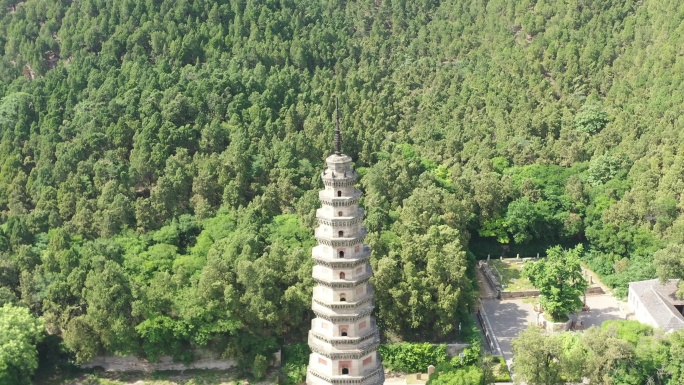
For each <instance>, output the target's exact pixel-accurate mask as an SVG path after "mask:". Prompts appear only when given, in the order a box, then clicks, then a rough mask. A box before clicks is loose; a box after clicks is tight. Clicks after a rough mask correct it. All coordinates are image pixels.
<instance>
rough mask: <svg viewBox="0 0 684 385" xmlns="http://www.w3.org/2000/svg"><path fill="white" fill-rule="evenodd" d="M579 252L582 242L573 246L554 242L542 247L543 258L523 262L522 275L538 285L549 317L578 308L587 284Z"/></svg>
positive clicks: (557, 316)
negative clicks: (544, 250) (544, 257)
mask: <svg viewBox="0 0 684 385" xmlns="http://www.w3.org/2000/svg"><path fill="white" fill-rule="evenodd" d="M583 252H584V249H583V247H582V245H578V246H576V247H575V248H574V249H562V248H561V247H560V246H556V247H552V248H550V249H548V250H547V251H546V253H547V258H546V259H542V260H540V261H536V262H527V263H525V266H524V270H523V276H525V277H527V278H528V279H529V280H530V282H531V283H532V285H534V287H536V288H537V289H539V292H540V295H539V302H540V304H541V306H542V307H543V308H544V310H545V311H546V312H547V313H548V314H549V315H551V317H552V318H553V319H560V318H562V316H563V315H565V314H567V313H574V312H576V311H578V310H580V309H581V308H582V295H583V294H584V291H585V290H586V289H587V287H588V283H587V281H586V280H585V279H584V277H582V267H581V266H580V263H579V257H580V255H581V254H582V253H583Z"/></svg>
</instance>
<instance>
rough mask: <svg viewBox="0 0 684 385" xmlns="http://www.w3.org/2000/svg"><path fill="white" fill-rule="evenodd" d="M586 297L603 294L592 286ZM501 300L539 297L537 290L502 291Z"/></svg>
mask: <svg viewBox="0 0 684 385" xmlns="http://www.w3.org/2000/svg"><path fill="white" fill-rule="evenodd" d="M584 293H585V294H586V295H600V294H605V292H604V291H603V288H601V286H598V285H597V286H592V287H590V288H588V289H587V290H586V291H585V292H584ZM499 296H500V298H501V299H515V298H531V297H539V290H523V291H502V292H501V293H500V295H499Z"/></svg>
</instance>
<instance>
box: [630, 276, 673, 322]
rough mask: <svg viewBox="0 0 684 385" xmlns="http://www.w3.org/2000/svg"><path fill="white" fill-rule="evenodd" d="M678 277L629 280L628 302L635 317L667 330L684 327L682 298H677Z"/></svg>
mask: <svg viewBox="0 0 684 385" xmlns="http://www.w3.org/2000/svg"><path fill="white" fill-rule="evenodd" d="M678 284H679V280H678V279H670V280H667V281H665V282H661V281H660V280H658V279H651V280H648V281H639V282H630V284H629V299H628V301H629V304H630V306H631V307H632V309H634V314H635V316H636V319H637V320H638V321H639V322H641V323H645V324H648V325H651V326H653V327H656V328H661V329H663V330H665V331H667V332H671V331H674V330H679V329H684V315H682V312H683V311H684V300H682V299H680V298H677V296H676V293H677V286H678Z"/></svg>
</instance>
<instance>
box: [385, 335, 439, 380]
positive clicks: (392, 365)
mask: <svg viewBox="0 0 684 385" xmlns="http://www.w3.org/2000/svg"><path fill="white" fill-rule="evenodd" d="M379 351H380V355H381V356H382V362H383V364H384V366H385V367H386V368H388V369H391V370H398V371H401V372H406V373H413V372H424V371H426V370H427V367H428V366H430V365H435V366H437V365H439V364H441V363H443V362H445V361H446V360H447V354H446V345H444V344H442V345H433V344H431V343H428V342H425V343H409V342H402V343H399V344H390V345H381V346H380V349H379Z"/></svg>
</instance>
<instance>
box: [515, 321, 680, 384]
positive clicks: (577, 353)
mask: <svg viewBox="0 0 684 385" xmlns="http://www.w3.org/2000/svg"><path fill="white" fill-rule="evenodd" d="M680 351H681V333H679V332H676V333H670V334H665V333H663V332H662V331H654V330H653V329H651V328H650V327H648V326H645V325H642V324H640V323H638V322H636V321H610V322H606V323H604V324H603V325H602V326H601V327H600V328H596V327H591V328H589V329H587V331H586V332H585V333H583V334H577V333H571V332H566V333H560V334H545V333H543V332H542V331H540V330H539V329H537V328H531V329H528V330H526V331H524V332H523V333H521V334H520V336H519V337H518V338H517V339H515V340H513V352H514V358H513V365H514V368H515V373H516V381H525V382H526V383H530V384H533V383H539V384H546V383H559V384H560V383H566V382H579V381H581V379H582V378H588V379H589V380H590V381H591V382H592V383H601V384H606V383H615V384H646V383H654V384H673V383H674V384H676V383H678V381H679V379H680V378H681V362H682V359H681V356H680V355H678V353H679V352H680Z"/></svg>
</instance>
